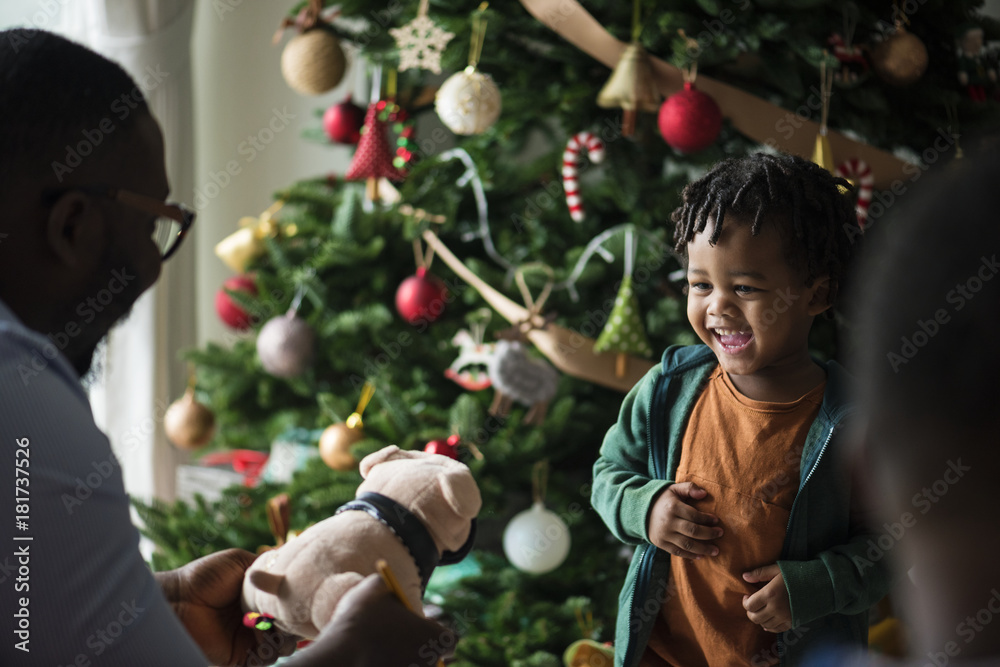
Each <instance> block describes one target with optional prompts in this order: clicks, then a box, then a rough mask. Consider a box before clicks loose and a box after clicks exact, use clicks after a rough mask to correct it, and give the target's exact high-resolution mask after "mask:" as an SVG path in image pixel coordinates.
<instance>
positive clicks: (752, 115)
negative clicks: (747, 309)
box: [520, 0, 906, 189]
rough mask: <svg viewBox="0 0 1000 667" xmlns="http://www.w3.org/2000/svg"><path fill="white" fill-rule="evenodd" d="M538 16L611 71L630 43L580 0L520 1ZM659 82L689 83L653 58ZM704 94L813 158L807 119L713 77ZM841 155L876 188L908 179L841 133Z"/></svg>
mask: <svg viewBox="0 0 1000 667" xmlns="http://www.w3.org/2000/svg"><path fill="white" fill-rule="evenodd" d="M520 2H521V4H522V5H524V7H525V9H527V10H528V12H530V13H531V14H532V15H533V16H534V17H535V18H537V19H538V20H539V21H541V22H542V23H544V24H545V25H547V26H548V27H549V28H551V29H552V30H554V31H555V32H556V33H557V34H559V35H560V36H562V37H563V38H564V39H565V40H566V41H568V42H570V43H571V44H573V45H574V46H576V47H577V48H579V49H580V50H581V51H583V52H584V53H586V54H588V55H590V56H592V57H593V58H595V59H596V60H598V61H600V62H602V63H604V64H605V65H607V66H608V67H610V68H614V66H615V65H616V64H617V63H618V60H619V58H620V57H621V54H622V51H624V50H625V46H626V45H625V44H624V43H623V42H621V41H619V40H618V39H616V38H615V37H614V36H613V35H612V34H611V33H609V32H608V31H607V30H606V29H605V28H604V26H602V25H601V24H600V23H598V22H597V20H596V19H595V18H594V17H593V16H591V15H590V14H589V13H588V12H587V10H585V9H584V8H583V7H581V6H580V3H579V2H577V0H520ZM649 61H650V63H651V65H652V67H653V78H654V79H655V81H656V83H657V85H658V86H659V89H660V93H661V94H662V95H663V97H668V96H669V95H670V94H672V93H675V92H677V91H678V90H680V89H681V88H682V87H683V85H684V81H683V79H682V77H681V72H680V70H679V69H677V68H676V67H674V66H673V65H670V64H669V63H666V62H664V61H662V60H660V59H659V58H654V57H652V56H650V58H649ZM698 90H700V91H702V92H704V93H706V94H708V95H711V96H712V98H713V99H714V100H715V101H716V103H718V105H719V108H720V109H722V114H723V116H725V117H726V118H728V119H729V120H730V122H732V124H733V127H735V128H736V129H737V130H739V131H740V132H741V133H743V134H744V135H746V136H747V137H749V138H750V139H753V140H754V141H758V142H760V143H762V144H768V145H770V146H773V147H774V148H777V149H779V150H782V151H784V152H786V153H791V154H793V155H799V156H801V157H803V158H806V159H809V158H810V157H811V156H812V153H813V148H814V141H815V137H816V134H817V133H818V132H819V124H818V123H816V122H814V121H811V120H805V119H804V118H802V117H800V116H797V115H796V114H795V113H794V112H792V111H788V110H786V109H782V108H781V107H779V106H777V105H775V104H771V103H770V102H767V101H765V100H763V99H761V98H759V97H757V96H755V95H751V94H750V93H748V92H745V91H743V90H740V89H739V88H736V87H734V86H730V85H727V84H725V83H722V82H720V81H716V80H715V79H712V78H709V77H707V76H703V75H702V76H699V77H698ZM828 136H829V139H830V146H831V148H832V150H833V153H834V154H835V155H850V156H852V157H857V158H860V159H862V160H864V161H865V162H867V163H868V166H870V167H871V168H872V172H873V173H874V174H875V178H876V181H875V187H877V188H880V189H885V188H888V187H891V185H892V183H893V182H894V181H896V180H902V179H903V178H904V177H905V176H906V174H905V173H904V172H903V167H904V166H905V165H906V163H905V162H903V161H902V160H900V159H899V158H897V157H896V156H895V155H893V154H892V153H889V152H887V151H884V150H881V149H878V148H875V147H874V146H870V145H868V144H865V143H862V142H860V141H855V140H853V139H850V138H848V137H846V136H844V135H843V134H840V133H839V132H832V131H831V132H829V133H828Z"/></svg>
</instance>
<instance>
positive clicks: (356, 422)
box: [344, 380, 375, 428]
mask: <svg viewBox="0 0 1000 667" xmlns="http://www.w3.org/2000/svg"><path fill="white" fill-rule="evenodd" d="M374 394H375V385H374V384H372V383H371V381H370V380H369V381H366V382H365V384H364V386H363V387H361V398H359V399H358V407H357V408H355V410H354V412H352V413H351V416H350V417H348V418H347V421H346V422H344V423H345V424H347V427H348V428H361V427H363V426H364V422H363V421H362V419H361V415H363V414H364V412H365V408H367V407H368V403H369V402H370V401H371V400H372V396H373V395H374Z"/></svg>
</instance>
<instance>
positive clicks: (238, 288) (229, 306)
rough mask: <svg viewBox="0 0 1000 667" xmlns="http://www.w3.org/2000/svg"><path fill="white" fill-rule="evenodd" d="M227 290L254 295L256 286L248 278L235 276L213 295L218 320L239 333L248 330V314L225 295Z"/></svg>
mask: <svg viewBox="0 0 1000 667" xmlns="http://www.w3.org/2000/svg"><path fill="white" fill-rule="evenodd" d="M227 289H231V290H233V291H234V292H246V293H247V294H252V295H256V294H257V284H256V283H255V282H254V280H253V278H251V277H250V276H235V277H233V278H230V279H229V280H227V281H226V282H224V283H222V289H220V290H219V291H218V292H216V294H215V312H216V313H218V315H219V319H220V320H222V321H223V322H225V323H226V324H227V325H229V326H230V327H232V328H233V329H237V330H239V331H244V330H246V329H249V328H250V319H251V318H250V315H249V313H247V312H246V311H245V310H243V309H242V308H240V307H239V306H237V305H236V304H235V303H234V302H233V300H232V298H230V296H229V295H228V294H227V293H226V290H227Z"/></svg>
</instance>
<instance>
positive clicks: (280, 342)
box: [257, 310, 316, 378]
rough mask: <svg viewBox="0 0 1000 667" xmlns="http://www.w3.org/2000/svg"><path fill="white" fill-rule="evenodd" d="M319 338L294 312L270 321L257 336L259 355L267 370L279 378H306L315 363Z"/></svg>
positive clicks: (262, 364)
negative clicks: (309, 368) (313, 362)
mask: <svg viewBox="0 0 1000 667" xmlns="http://www.w3.org/2000/svg"><path fill="white" fill-rule="evenodd" d="M315 347H316V334H315V333H314V332H313V330H312V328H311V327H310V326H309V325H308V324H306V323H305V321H304V320H303V319H302V318H300V317H298V316H297V315H296V314H295V311H294V310H290V311H288V312H287V313H285V314H284V315H279V316H278V317H275V318H273V319H271V320H269V321H268V322H267V323H266V324H265V325H264V326H263V327H261V330H260V334H258V336H257V355H258V356H259V357H260V364H261V366H263V367H264V370H265V371H267V372H268V373H270V374H271V375H273V376H275V377H279V378H293V377H298V376H299V375H302V374H303V373H304V372H305V370H306V368H308V367H309V364H310V363H312V359H313V352H314V351H315Z"/></svg>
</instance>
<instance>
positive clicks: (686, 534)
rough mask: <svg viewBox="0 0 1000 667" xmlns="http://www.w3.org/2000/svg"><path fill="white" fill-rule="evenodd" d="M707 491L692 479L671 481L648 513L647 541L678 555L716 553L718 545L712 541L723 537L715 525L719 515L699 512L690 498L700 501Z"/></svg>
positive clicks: (714, 554) (688, 556) (711, 554)
mask: <svg viewBox="0 0 1000 667" xmlns="http://www.w3.org/2000/svg"><path fill="white" fill-rule="evenodd" d="M707 495H708V492H707V491H705V489H703V488H701V487H700V486H698V485H697V484H695V483H694V482H682V483H680V484H671V485H670V486H668V487H667V488H666V490H665V491H664V492H663V493H661V494H660V495H659V497H657V499H656V501H655V502H654V503H653V508H652V509H651V510H650V512H649V525H648V526H647V531H648V532H649V540H650V542H652V543H653V544H655V545H656V546H657V547H659V548H661V549H663V550H664V551H666V552H668V553H670V554H672V555H674V556H680V557H681V558H693V559H696V560H697V559H698V558H701V557H702V556H716V555H718V553H719V548H718V547H717V546H715V545H714V544H712V542H711V540H714V539H716V538H718V537H722V529H721V528H718V527H714V526H716V524H718V523H719V517H717V516H715V515H714V514H706V513H704V512H699V511H698V510H696V509H695V508H694V507H692V506H691V501H695V500H702V499H703V498H705V496H707Z"/></svg>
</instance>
